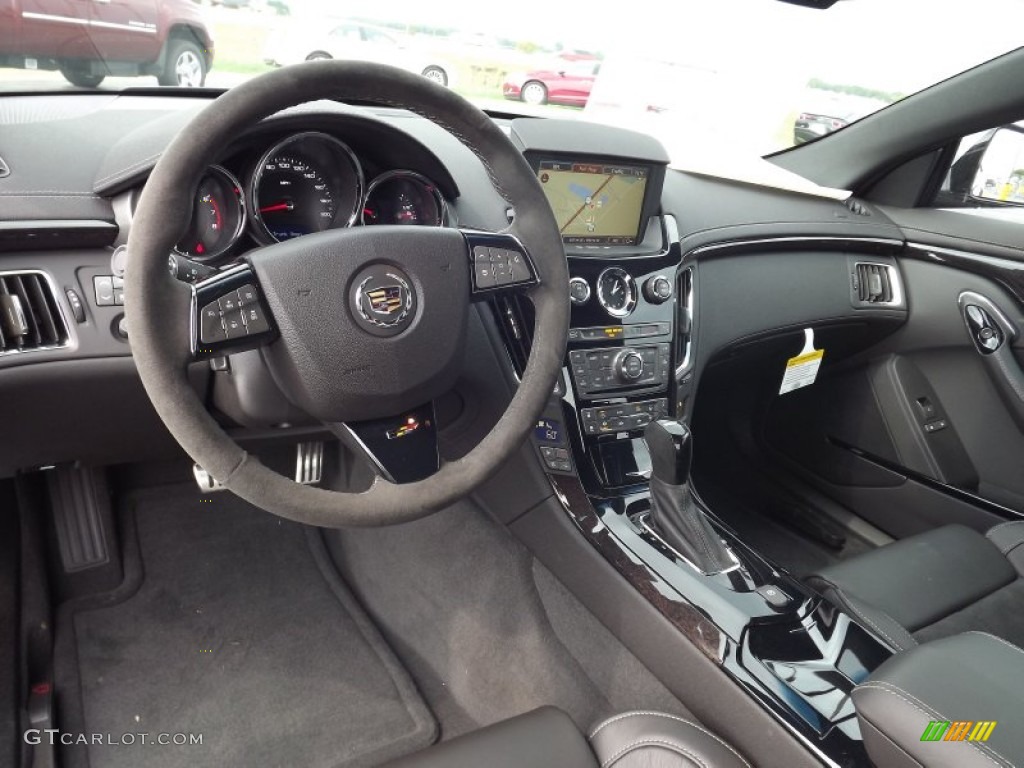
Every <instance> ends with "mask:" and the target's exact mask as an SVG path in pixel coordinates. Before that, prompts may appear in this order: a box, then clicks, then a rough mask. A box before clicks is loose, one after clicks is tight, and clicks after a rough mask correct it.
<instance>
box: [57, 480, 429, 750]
mask: <svg viewBox="0 0 1024 768" xmlns="http://www.w3.org/2000/svg"><path fill="white" fill-rule="evenodd" d="M134 520H135V525H136V527H137V538H138V554H139V555H140V556H141V562H142V564H143V568H144V572H145V576H144V578H143V579H142V583H141V586H139V587H138V591H137V592H134V594H131V595H130V597H128V598H127V599H124V600H123V601H121V602H118V603H116V604H113V605H108V606H105V607H100V608H95V607H93V608H92V609H83V608H82V607H81V606H79V607H78V609H77V610H69V611H65V612H64V619H65V621H63V622H62V625H63V630H64V632H65V637H64V641H63V642H61V641H60V640H59V641H58V642H59V645H58V653H59V656H58V665H59V667H61V669H60V670H59V675H58V685H59V686H61V687H59V688H58V690H59V691H60V690H62V689H63V691H64V697H65V699H68V698H70V699H71V701H65V702H64V706H62V711H64V712H65V714H66V720H69V721H70V724H71V725H72V726H73V725H75V724H76V723H75V720H76V717H75V714H76V713H75V710H76V704H77V705H78V706H77V709H78V714H79V715H80V721H79V722H78V723H77V725H78V726H79V728H80V729H81V731H82V732H84V733H111V734H114V735H115V736H118V737H119V736H120V735H121V734H125V733H133V734H138V733H149V734H151V736H152V737H153V738H155V737H156V734H158V733H169V734H173V733H189V734H202V745H194V746H139V745H137V744H136V745H135V746H131V747H126V746H89V747H88V748H87V749H88V764H89V765H90V766H91V768H121V767H122V766H124V767H125V768H129V767H130V768H139V767H141V766H145V767H146V768H149V767H153V768H171V767H172V766H189V767H190V768H200V767H202V766H218V767H219V766H259V767H260V768H263V767H265V766H289V767H290V766H303V768H307V767H308V768H316V767H321V766H322V767H326V766H346V767H350V766H351V767H354V766H368V765H374V764H377V763H379V762H382V761H384V760H387V759H390V758H392V757H395V756H398V755H402V754H406V753H408V752H411V751H414V750H415V749H417V748H420V747H423V746H426V745H428V744H429V743H431V742H432V741H433V740H434V739H435V737H436V733H437V724H436V721H435V720H434V719H433V717H432V715H431V714H430V713H429V711H428V710H427V708H426V706H425V704H424V703H423V701H422V699H421V698H420V697H419V695H418V693H417V692H416V690H415V688H414V686H413V684H412V682H411V680H410V679H409V677H408V676H407V675H406V673H405V672H404V670H403V669H402V668H401V666H400V665H399V663H398V662H397V660H396V659H395V657H394V656H393V654H392V653H391V652H390V650H389V649H388V648H387V646H386V645H385V643H384V641H383V640H382V638H381V637H380V635H379V634H378V633H377V631H376V630H375V629H374V627H373V626H372V624H371V623H370V622H369V620H368V618H367V617H366V616H365V614H363V613H362V611H361V609H360V608H359V607H358V605H357V604H356V602H355V600H354V599H353V598H352V596H351V594H350V593H349V592H348V590H347V588H346V587H345V585H344V583H343V582H342V581H341V580H340V579H339V578H338V576H337V573H336V572H334V570H333V568H332V567H331V566H330V562H329V557H328V555H327V553H326V550H325V549H324V547H323V542H322V540H321V539H320V537H319V533H317V532H313V531H310V530H308V529H304V528H302V527H300V526H298V525H295V524H292V523H288V522H285V521H282V520H279V519H278V518H275V517H272V516H271V515H269V514H266V513H264V512H261V511H258V510H256V509H255V508H253V507H251V506H249V505H247V504H245V503H244V502H242V501H240V500H239V499H237V498H235V497H233V496H232V495H230V494H228V493H220V494H214V495H212V496H208V497H204V498H203V499H200V498H199V497H198V495H197V494H194V493H193V492H191V491H186V490H184V489H182V488H178V489H175V490H174V491H173V492H170V493H169V492H168V491H167V490H166V489H162V490H160V491H157V492H155V493H154V492H149V493H148V494H147V495H144V496H141V497H139V498H138V501H137V502H136V503H135V515H134ZM128 570H129V571H131V568H130V567H129V569H128ZM121 597H124V595H122V596H121ZM69 613H70V614H71V620H72V621H73V638H71V642H69V641H68V638H67V634H66V633H67V629H68V622H67V618H68V614H69ZM58 626H59V629H60V626H61V625H58ZM76 652H77V653H76ZM76 656H77V667H78V673H79V679H80V683H81V686H80V701H78V702H76V701H75V700H74V699H75V696H74V693H75V692H74V684H73V680H74V676H73V674H71V671H73V668H74V665H75V661H76V658H75V657H76ZM64 728H65V730H68V725H67V724H65V725H64ZM84 750H85V748H75V749H74V750H72V754H71V755H70V756H67V755H66V756H65V757H70V762H73V763H74V764H76V765H82V764H84V763H83V762H82V758H83V757H84V755H83V752H84Z"/></svg>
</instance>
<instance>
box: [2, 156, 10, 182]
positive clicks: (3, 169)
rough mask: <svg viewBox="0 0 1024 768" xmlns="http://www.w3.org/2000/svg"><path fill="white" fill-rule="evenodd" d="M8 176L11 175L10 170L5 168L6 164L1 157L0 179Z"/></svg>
mask: <svg viewBox="0 0 1024 768" xmlns="http://www.w3.org/2000/svg"><path fill="white" fill-rule="evenodd" d="M10 175H11V169H10V168H8V167H7V163H5V162H4V159H3V158H2V157H0V179H2V178H3V177H4V176H10Z"/></svg>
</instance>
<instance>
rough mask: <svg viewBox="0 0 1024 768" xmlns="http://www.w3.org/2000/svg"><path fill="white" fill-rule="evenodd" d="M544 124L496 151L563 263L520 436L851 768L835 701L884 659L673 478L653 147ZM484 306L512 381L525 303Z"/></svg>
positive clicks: (695, 631) (800, 725)
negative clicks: (514, 169)
mask: <svg viewBox="0 0 1024 768" xmlns="http://www.w3.org/2000/svg"><path fill="white" fill-rule="evenodd" d="M544 122H545V128H544V131H543V133H541V132H537V131H535V130H534V128H533V124H532V123H531V121H522V120H517V121H514V122H513V129H512V138H513V140H515V141H518V142H519V144H520V145H521V147H522V149H523V152H524V156H525V157H526V159H527V160H528V162H530V163H531V165H532V166H533V168H534V169H535V170H536V172H537V173H538V177H539V179H540V181H541V185H542V187H543V188H545V191H546V192H547V194H548V199H549V202H551V205H552V210H553V212H554V213H555V219H556V221H557V222H558V224H559V227H560V228H561V230H562V234H563V242H564V245H565V251H566V257H567V260H568V266H569V274H570V289H569V291H570V292H569V297H568V300H569V301H570V302H571V306H572V311H571V326H570V329H569V331H568V338H567V340H566V341H567V351H566V358H565V364H564V368H563V375H562V381H561V382H560V384H559V386H558V388H557V390H556V392H555V393H554V396H553V397H552V399H551V402H550V404H549V407H548V409H547V410H546V411H545V413H544V415H543V418H541V420H540V421H539V423H538V424H537V428H536V430H535V431H534V435H533V444H534V447H535V449H536V451H537V455H538V458H539V460H540V461H541V462H542V463H543V465H544V466H545V468H546V471H547V473H548V476H549V479H550V481H551V483H552V485H553V487H554V489H555V493H556V496H557V498H558V499H559V500H560V502H561V506H562V507H563V509H564V510H565V512H566V513H567V514H568V515H569V517H570V519H571V520H572V522H573V523H574V524H575V526H576V528H577V530H578V531H579V533H580V535H582V536H583V537H584V538H586V539H587V540H588V541H589V543H590V544H591V545H592V546H593V547H595V548H596V549H597V550H598V551H599V552H600V553H601V554H602V555H603V556H604V558H605V560H606V561H607V562H609V563H610V564H611V565H612V566H613V567H614V568H615V569H616V570H618V571H619V573H620V574H621V575H622V576H623V577H625V578H626V579H627V581H629V582H630V583H631V584H632V585H633V586H634V588H635V589H636V590H637V591H638V592H640V593H641V594H642V595H643V596H644V597H645V598H646V599H647V600H648V601H649V602H650V603H651V604H652V605H654V606H655V607H656V608H657V609H658V610H659V611H660V612H661V613H662V615H664V616H665V617H666V618H668V619H669V620H670V621H671V622H672V623H673V624H674V625H675V626H676V628H677V629H678V630H679V631H680V632H681V633H682V634H684V635H685V636H686V637H687V638H688V639H689V640H690V641H691V642H692V643H693V644H694V645H695V646H696V647H698V648H699V649H700V650H701V651H702V652H703V653H704V654H705V655H706V656H707V657H708V658H710V659H711V660H712V661H714V662H715V663H716V664H717V665H719V666H720V667H721V669H722V670H723V671H724V672H726V674H727V675H728V676H729V677H730V678H731V679H732V680H733V681H734V682H735V683H736V684H737V685H739V686H740V687H741V688H742V689H743V690H745V691H746V692H747V693H748V694H749V695H750V696H752V697H754V698H755V700H756V701H757V702H758V703H759V704H760V705H761V706H762V707H764V709H765V710H767V711H769V712H771V713H772V715H774V716H775V718H776V719H777V720H778V721H780V722H781V723H782V724H783V725H784V726H785V728H786V729H787V730H788V731H789V732H790V733H792V734H794V735H795V736H796V737H797V738H798V739H799V740H800V741H801V742H802V743H803V744H804V745H805V746H806V747H807V748H808V749H810V750H811V751H812V752H813V753H814V754H815V755H816V756H817V757H818V759H820V760H821V761H822V762H824V763H825V764H831V765H843V766H847V765H850V766H854V765H868V764H869V763H868V760H867V753H866V752H865V749H864V743H863V740H862V738H861V734H860V730H859V725H858V722H857V718H856V713H855V712H854V708H853V701H852V699H851V693H852V691H853V688H854V687H855V686H856V685H857V684H858V683H859V682H861V681H862V680H864V679H865V678H866V677H867V676H868V675H869V674H870V672H871V671H872V670H874V669H875V668H877V667H878V666H879V665H880V664H882V663H883V662H884V661H885V660H886V659H887V658H889V657H890V656H891V655H892V653H893V650H894V649H892V648H890V647H889V646H888V645H886V643H885V642H884V641H883V640H882V639H880V638H878V637H876V636H875V635H874V634H872V633H871V632H870V631H868V630H867V629H865V628H864V627H861V626H860V625H858V624H856V623H854V622H853V621H852V620H851V619H850V617H848V616H846V615H845V614H843V613H842V612H841V611H840V610H838V609H836V608H835V607H834V606H832V605H831V604H829V603H828V602H826V601H824V600H823V599H822V598H821V597H820V596H819V595H817V594H816V593H815V592H814V591H813V590H811V589H810V588H809V587H807V586H806V585H804V584H803V583H802V582H800V581H798V580H796V579H794V578H792V577H791V576H790V575H788V574H787V573H786V572H785V571H783V570H782V569H780V568H778V567H776V566H775V565H774V564H772V563H771V562H769V561H767V560H765V559H764V558H763V557H762V556H761V555H760V554H759V553H757V552H756V551H754V550H752V549H750V548H749V547H747V546H746V545H745V544H744V543H743V541H742V540H741V539H740V538H739V537H738V536H737V535H736V534H735V533H734V532H733V531H731V530H730V529H729V528H728V527H727V526H726V525H724V524H723V523H722V522H721V521H719V520H717V519H716V518H715V517H714V515H713V511H711V510H708V509H707V508H706V507H705V506H704V505H703V503H702V502H701V500H700V498H699V495H698V494H697V492H696V490H695V489H692V488H691V487H690V485H689V483H688V474H689V472H688V469H689V465H688V457H689V450H690V448H689V433H688V431H687V430H686V427H685V425H682V424H680V423H679V421H678V420H680V419H683V418H684V417H685V415H686V414H687V413H688V412H689V408H688V405H689V403H688V398H689V396H690V392H692V391H693V384H694V377H695V375H696V373H695V371H694V370H693V360H694V357H695V355H694V354H693V352H694V347H695V345H696V344H697V343H698V339H697V336H696V329H695V324H694V309H695V306H696V301H697V299H698V295H697V292H698V290H699V284H698V281H697V274H698V273H697V265H696V264H694V263H692V261H690V260H687V259H686V258H685V254H683V253H682V251H681V248H680V245H679V242H680V237H679V232H678V229H677V224H676V220H675V219H674V217H673V216H672V215H670V214H667V213H665V212H662V211H660V210H659V201H660V197H661V189H662V183H663V179H664V173H665V167H666V164H667V157H666V156H665V154H664V150H663V149H662V148H661V146H660V145H659V144H657V143H656V142H654V141H653V140H651V139H649V138H647V137H644V136H639V135H636V134H632V133H629V132H625V131H624V132H623V136H622V137H620V138H621V139H622V141H616V142H615V143H614V145H615V146H616V147H617V148H620V147H625V148H627V149H628V150H629V153H628V154H623V155H622V156H615V157H612V156H608V155H607V154H606V151H603V150H606V147H605V146H603V145H602V141H603V142H605V143H607V141H608V135H609V130H610V129H608V128H607V127H601V130H600V131H599V132H593V133H592V132H590V131H589V130H588V129H587V128H586V126H585V124H581V123H576V122H575V121H573V122H571V123H569V121H566V123H569V124H568V125H567V126H562V127H558V126H555V127H553V126H552V125H551V123H552V121H544ZM554 122H556V123H557V122H558V121H554ZM562 131H564V133H565V135H564V136H561V137H560V132H562ZM598 137H599V138H598ZM599 139H600V140H599ZM567 146H571V147H573V148H574V150H575V151H576V152H577V154H568V153H567V152H566V151H565V149H564V148H565V147H567ZM494 307H495V310H496V314H497V317H498V319H499V322H500V325H501V328H502V332H503V336H504V341H505V343H506V347H507V349H508V351H509V355H510V357H511V359H512V362H513V365H514V366H515V367H516V368H517V370H518V372H519V373H521V372H522V370H523V368H524V366H525V362H526V359H527V357H528V354H529V345H530V330H531V327H532V323H533V317H532V313H531V309H530V307H529V304H528V302H526V301H524V300H522V299H521V298H519V297H515V296H511V297H499V298H496V299H495V305H494ZM655 422H660V423H658V424H655ZM652 425H653V426H652ZM645 433H646V436H647V438H648V439H647V440H645ZM652 435H653V436H654V437H653V438H652ZM666 435H667V436H668V437H666ZM697 439H699V436H698V437H697ZM648 440H650V444H649V442H648ZM673 451H674V452H675V454H676V458H674V459H673V458H671V454H672V452H673ZM652 453H653V454H654V455H653V456H652ZM666 457H668V458H666ZM652 474H653V478H652ZM737 481H738V482H742V478H737Z"/></svg>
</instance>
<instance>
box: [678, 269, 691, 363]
mask: <svg viewBox="0 0 1024 768" xmlns="http://www.w3.org/2000/svg"><path fill="white" fill-rule="evenodd" d="M676 296H678V297H679V300H678V303H677V306H678V308H679V309H678V316H677V318H676V350H675V358H676V360H677V361H678V365H679V371H685V370H686V369H687V368H688V367H689V366H690V362H691V360H690V352H691V349H692V346H691V344H690V337H691V335H692V333H693V269H684V270H683V271H682V272H680V273H679V277H678V278H677V284H676Z"/></svg>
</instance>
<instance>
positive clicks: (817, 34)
mask: <svg viewBox="0 0 1024 768" xmlns="http://www.w3.org/2000/svg"><path fill="white" fill-rule="evenodd" d="M341 9H342V6H341V5H340V4H338V3H336V2H328V1H325V0H218V1H217V2H214V3H210V2H209V1H208V0H204V2H203V3H201V4H200V3H196V2H194V1H193V0H109V1H108V2H77V1H75V0H0V66H2V68H0V90H2V91H26V90H30V91H40V90H69V91H75V90H82V89H90V90H91V89H114V90H121V89H126V88H131V87H139V86H150V87H151V86H154V85H157V84H159V85H162V86H168V87H196V86H200V85H205V86H207V87H213V88H230V87H232V86H233V85H236V84H238V83H240V82H242V81H244V80H246V79H248V78H251V77H254V76H256V75H258V74H259V73H261V72H265V71H268V70H271V69H274V68H276V67H280V66H289V65H292V64H296V63H299V62H303V61H307V60H312V59H358V60H367V61H377V62H383V63H387V64H392V65H394V66H397V67H401V68H403V69H406V70H409V71H412V72H415V73H417V74H420V75H422V76H424V77H427V78H430V79H431V80H434V81H435V82H437V83H440V84H441V85H444V86H446V87H448V88H452V89H454V90H455V91H457V92H459V93H460V94H462V95H463V96H465V97H467V98H468V99H470V100H471V101H473V102H474V103H476V104H477V105H478V106H480V107H481V108H484V109H487V110H490V111H492V112H505V113H523V114H530V115H551V116H557V117H570V118H576V119H584V120H599V121H602V122H610V123H613V124H617V125H622V126H625V127H633V128H638V129H640V130H644V131H646V132H650V133H653V134H654V135H656V136H658V138H660V139H662V141H663V142H664V143H665V144H666V146H667V147H668V149H669V151H670V154H671V155H672V156H673V158H678V157H680V156H683V155H686V154H690V155H694V154H700V153H702V152H705V151H708V150H709V149H711V148H715V147H720V148H727V149H728V150H729V151H742V152H745V153H756V154H758V155H763V154H766V153H769V152H773V151H777V150H780V149H784V148H786V147H790V146H793V145H794V144H800V143H803V142H806V141H813V140H818V139H820V138H822V137H825V136H828V135H829V134H830V133H833V132H835V131H837V130H841V129H842V128H843V127H845V126H846V125H849V124H850V123H851V122H854V121H856V120H858V119H860V118H862V117H864V116H865V115H868V114H870V113H872V112H874V111H876V110H879V109H882V108H883V107H885V106H886V105H888V104H890V103H892V102H894V101H896V100H898V99H901V98H903V97H905V96H906V95H908V94H911V93H913V92H915V91H918V90H920V89H922V88H925V87H927V86H929V85H931V84H933V83H935V82H938V81H940V80H942V79H945V78H947V77H949V76H951V75H953V74H956V73H958V72H960V71H963V70H964V69H967V68H970V67H972V66H975V65H977V64H979V63H981V62H983V61H986V60H988V59H991V58H993V57H995V56H997V55H1000V54H1002V53H1005V52H1007V51H1009V50H1012V49H1014V48H1016V47H1017V45H1018V43H1019V39H1020V30H1021V29H1024V2H1021V0H972V1H971V2H965V1H964V0H955V1H951V0H840V2H838V3H837V4H836V5H835V6H833V7H832V8H831V9H829V10H824V11H822V10H816V9H811V8H805V7H800V6H797V5H792V4H787V3H783V2H778V0H702V1H701V2H696V1H695V0H681V1H680V2H678V3H666V2H650V0H638V1H634V2H629V3H604V2H602V3H585V2H584V3H580V2H578V1H573V2H569V0H514V2H511V3H506V4H502V5H500V6H496V5H494V4H490V3H479V2H476V1H475V0H473V1H472V2H470V1H469V0H447V1H445V0H442V2H439V3H423V2H422V0H389V2H387V3H384V4H381V5H376V4H363V5H360V6H345V7H344V10H345V14H344V15H343V14H342V13H340V10H341ZM951 108H953V107H952V105H951Z"/></svg>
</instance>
